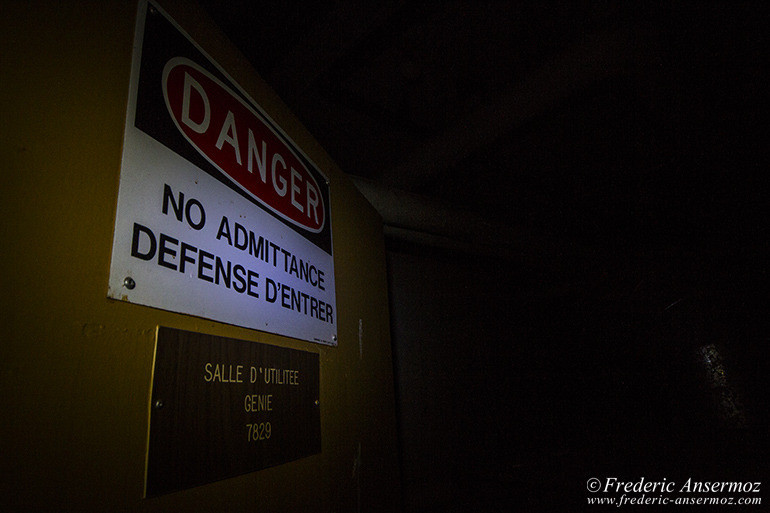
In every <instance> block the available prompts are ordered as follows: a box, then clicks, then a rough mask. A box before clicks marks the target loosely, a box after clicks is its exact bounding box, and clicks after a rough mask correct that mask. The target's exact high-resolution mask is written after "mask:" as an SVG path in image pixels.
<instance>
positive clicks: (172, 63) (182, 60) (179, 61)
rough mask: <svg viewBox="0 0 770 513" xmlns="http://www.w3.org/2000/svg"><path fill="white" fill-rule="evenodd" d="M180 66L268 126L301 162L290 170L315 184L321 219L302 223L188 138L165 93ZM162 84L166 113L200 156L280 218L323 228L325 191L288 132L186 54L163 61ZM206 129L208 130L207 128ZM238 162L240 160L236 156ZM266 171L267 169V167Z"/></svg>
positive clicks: (270, 131)
mask: <svg viewBox="0 0 770 513" xmlns="http://www.w3.org/2000/svg"><path fill="white" fill-rule="evenodd" d="M180 66H187V67H189V68H191V69H193V70H195V71H196V72H198V73H200V74H202V75H203V76H204V77H206V78H207V79H208V80H210V81H211V82H213V83H214V84H215V86H217V87H219V88H220V89H221V92H224V93H225V94H226V95H227V96H229V98H230V99H231V100H234V101H235V102H236V103H237V104H238V105H240V106H241V107H244V108H245V109H246V110H247V111H248V112H249V113H250V114H251V116H252V118H253V120H255V121H256V122H257V123H258V124H259V125H261V127H264V128H265V129H267V131H268V132H269V133H270V134H272V136H273V137H274V138H275V141H277V143H278V144H280V146H281V148H282V149H285V150H287V151H288V152H289V153H290V155H291V157H292V158H293V161H294V162H295V163H297V164H299V166H300V169H299V170H297V169H295V168H294V167H291V170H292V171H297V172H298V173H297V174H299V173H301V174H302V175H303V179H304V180H306V181H309V182H310V183H312V184H313V185H314V187H315V191H316V192H317V193H318V197H317V198H315V199H317V200H318V201H319V202H320V205H319V206H320V213H321V216H322V218H321V220H320V222H318V223H313V224H305V223H303V222H301V221H299V220H297V219H295V218H293V217H291V216H290V215H288V214H287V213H286V212H284V211H282V210H281V209H280V208H279V205H273V204H271V203H270V202H269V201H268V200H267V199H266V198H263V197H261V196H259V195H258V194H256V193H255V192H254V191H253V190H251V189H250V188H249V187H248V186H247V184H244V183H241V181H239V180H238V179H237V177H236V176H233V173H231V172H230V171H228V170H227V169H226V167H225V166H224V165H221V164H220V163H219V162H217V161H216V160H215V159H214V158H213V156H212V155H210V154H209V153H208V152H207V151H206V150H204V149H203V148H202V147H201V146H199V145H198V143H196V142H195V141H194V140H193V139H191V138H190V136H189V135H188V134H187V131H186V130H185V129H184V128H183V127H182V126H181V124H180V121H179V119H178V118H177V116H176V114H175V113H174V109H173V108H172V105H171V100H170V99H169V94H168V93H169V91H168V82H169V76H170V75H171V74H172V72H173V71H174V70H176V69H177V68H178V67H180ZM162 86H163V99H164V101H165V103H166V108H167V110H168V113H169V115H170V117H171V119H172V120H173V121H174V125H176V128H177V130H179V132H180V133H181V134H182V136H184V138H185V139H187V141H188V142H189V143H190V144H191V145H192V146H193V148H195V149H196V151H198V153H200V154H201V156H203V157H204V158H205V159H206V160H207V161H208V162H209V163H210V164H211V165H213V166H214V167H215V168H217V169H218V170H219V171H220V172H222V173H223V174H224V175H225V176H227V178H228V179H229V180H230V181H231V182H232V183H234V184H235V185H237V186H238V187H239V188H240V189H241V190H242V191H244V192H245V193H247V194H248V195H249V196H250V197H252V198H254V199H255V200H256V201H258V202H259V203H260V204H261V205H264V206H265V207H267V208H268V209H270V210H271V211H272V212H273V213H275V214H276V215H278V216H279V217H281V218H282V219H284V220H286V221H288V222H290V223H292V224H294V225H296V226H299V227H300V228H303V229H305V230H308V231H310V232H313V233H320V232H321V231H322V230H323V228H324V226H325V224H326V208H325V206H326V205H325V201H324V195H323V194H322V191H321V188H320V187H319V185H318V182H317V181H316V179H315V177H314V176H313V175H312V173H310V171H309V170H308V169H307V166H305V164H304V163H303V161H302V159H301V158H300V157H299V156H298V155H297V153H296V152H295V149H294V148H292V147H291V146H290V145H289V144H287V143H286V142H285V141H284V140H283V138H284V137H286V138H288V136H285V134H279V133H277V132H276V130H274V129H273V127H272V126H271V123H266V122H265V120H264V119H263V115H262V114H261V113H258V112H257V111H256V110H254V108H253V107H252V106H251V105H249V104H248V103H246V102H244V101H243V99H241V97H240V96H239V95H237V94H235V93H234V92H233V91H232V90H231V89H230V88H229V87H227V86H226V85H225V84H223V83H222V82H221V81H220V80H219V79H218V78H217V77H215V76H213V75H212V74H211V73H209V72H208V71H207V70H206V69H205V68H203V67H202V66H200V65H199V64H197V63H195V62H194V61H192V60H190V59H188V58H186V57H174V58H172V59H170V60H169V61H168V62H167V63H166V65H165V66H164V68H163V75H162ZM179 94H180V96H182V93H179ZM208 94H209V91H207V92H206V95H207V96H208ZM219 107H220V109H221V108H222V106H221V105H220V106H219ZM210 109H211V110H214V108H213V107H210ZM224 109H225V110H227V112H228V114H229V113H231V112H232V111H230V110H229V109H227V108H226V106H225V108H224ZM188 126H189V125H188ZM233 126H235V122H234V121H233ZM206 132H208V128H207V130H206ZM199 133H200V132H199ZM233 134H235V132H233ZM220 135H221V134H220ZM235 139H240V137H237V136H236V137H235ZM262 142H263V145H264V144H265V142H264V141H262ZM236 143H238V141H237V140H236ZM236 153H237V152H236ZM263 153H265V151H264V147H263ZM276 153H277V152H274V154H276ZM279 156H281V161H282V163H283V165H284V170H287V171H288V169H287V167H286V165H285V161H284V158H283V155H280V154H279ZM237 158H239V159H240V155H238V156H237ZM247 158H249V154H248V151H247ZM263 159H264V160H263V162H264V161H265V160H266V159H267V157H266V155H265V156H264V157H263ZM239 164H240V160H239ZM272 166H273V167H274V168H275V162H273V163H272ZM266 173H267V171H266ZM267 174H270V173H267ZM272 174H273V176H272V180H273V182H274V185H273V187H274V189H275V192H276V193H277V192H278V189H277V188H276V184H275V172H274V171H273V172H272ZM290 174H293V173H290ZM282 178H283V177H282ZM257 182H258V181H257ZM283 185H284V187H288V183H287V182H286V180H285V178H284V184H283ZM285 194H289V195H293V191H287V193H285ZM278 195H279V196H280V194H278ZM280 197H283V196H280ZM309 201H310V200H309V198H308V202H309ZM291 203H294V200H293V196H292V199H291ZM307 206H309V204H307ZM314 206H316V205H315V204H314ZM316 211H317V209H316ZM308 217H309V214H308ZM316 224H317V228H316V227H314V225H316Z"/></svg>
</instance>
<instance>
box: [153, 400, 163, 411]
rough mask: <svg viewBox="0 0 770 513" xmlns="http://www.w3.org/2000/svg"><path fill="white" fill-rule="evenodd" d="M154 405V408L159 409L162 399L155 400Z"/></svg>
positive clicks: (161, 405)
mask: <svg viewBox="0 0 770 513" xmlns="http://www.w3.org/2000/svg"><path fill="white" fill-rule="evenodd" d="M154 406H155V409H156V410H160V409H161V408H163V401H161V400H160V399H158V400H156V401H155V404H154Z"/></svg>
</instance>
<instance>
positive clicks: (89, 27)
mask: <svg viewBox="0 0 770 513" xmlns="http://www.w3.org/2000/svg"><path fill="white" fill-rule="evenodd" d="M162 5H163V7H164V8H165V9H166V10H167V11H168V12H169V14H171V16H172V17H174V18H175V19H176V20H177V22H179V23H180V25H182V26H183V27H184V28H185V29H186V30H187V31H188V32H189V33H190V35H191V36H192V37H193V39H195V40H196V41H197V42H198V43H200V44H201V45H202V46H203V47H204V48H205V49H206V51H207V52H209V53H210V54H211V55H212V57H213V58H214V59H215V60H217V61H218V62H219V63H220V64H221V65H222V66H223V67H224V68H225V69H226V70H227V71H228V72H229V73H230V75H231V76H233V78H234V79H235V80H236V81H237V82H238V83H240V84H241V86H243V87H244V88H245V89H246V90H247V91H248V92H249V93H250V95H251V96H252V97H253V98H255V99H257V101H258V102H259V103H260V104H261V106H262V107H263V108H264V109H265V110H266V111H267V112H268V114H269V115H270V116H271V117H272V118H273V119H274V120H276V121H277V122H278V123H279V124H280V125H281V127H282V128H283V129H284V130H285V131H286V132H287V133H288V134H289V135H290V137H292V139H294V141H295V142H296V143H297V144H298V145H299V146H300V147H301V148H302V149H303V150H304V151H305V152H306V153H307V154H308V155H309V156H310V157H311V159H313V160H314V161H315V162H316V163H317V164H318V166H319V167H320V168H321V170H322V171H323V172H324V173H325V174H326V175H327V176H329V178H330V185H331V192H332V194H331V197H332V221H333V228H334V233H333V237H334V259H335V263H334V268H335V274H336V286H337V312H338V333H339V346H338V347H326V346H320V345H316V344H311V343H306V342H301V341H298V340H292V339H288V338H284V337H280V336H275V335H270V334H266V333H262V332H257V331H253V330H248V329H243V328H238V327H234V326H230V325H224V324H220V323H217V322H213V321H208V320H204V319H200V318H195V317H191V316H187V315H181V314H174V313H170V312H165V311H161V310H157V309H153V308H149V307H144V306H138V305H133V304H128V303H125V302H119V301H113V300H109V299H107V278H108V272H109V265H110V251H111V247H112V230H113V225H114V216H115V207H116V199H117V193H118V178H119V172H120V159H121V142H122V137H123V126H124V120H125V109H126V101H127V95H128V83H129V72H130V65H131V51H132V44H133V32H134V22H135V14H136V4H135V2H133V1H121V2H114V1H108V2H107V1H106V2H96V1H94V2H76V1H66V2H65V1H61V2H34V1H24V2H22V1H10V2H3V3H2V6H1V7H0V27H1V28H0V41H1V42H2V43H1V44H0V159H1V160H0V166H1V167H0V177H1V178H0V180H1V181H0V192H1V193H2V198H1V201H0V214H1V217H0V219H2V239H0V240H1V241H2V250H1V251H0V254H1V255H2V257H1V258H2V272H1V273H0V277H1V278H0V279H1V280H2V282H1V284H2V289H0V290H1V291H2V294H0V301H2V304H1V305H0V315H1V316H2V317H1V318H0V319H1V320H0V338H1V341H0V473H2V475H0V510H2V511H36V512H37V511H57V512H60V511H105V512H112V511H132V512H133V511H184V512H193V511H201V512H203V511H205V512H210V511H228V512H239V511H250V512H256V511H276V512H279V511H308V512H310V511H312V512H316V511H318V512H325V511H329V512H332V511H335V512H338V511H339V512H342V511H359V510H360V511H395V510H398V503H399V499H400V494H399V477H398V464H397V452H396V449H397V448H396V429H395V414H394V397H393V384H392V380H393V378H392V365H391V352H390V334H389V327H388V302H387V291H386V278H385V259H384V246H383V237H382V231H381V221H380V219H379V217H378V215H377V214H376V212H375V211H374V210H373V209H372V208H371V206H370V205H369V204H368V203H367V202H366V201H365V200H364V199H363V198H362V197H361V196H360V195H359V194H358V192H357V191H356V190H355V188H354V187H353V185H352V184H351V182H350V181H349V180H348V179H347V178H346V177H345V176H344V175H343V174H342V172H341V171H340V170H339V169H338V168H337V167H336V166H335V165H334V164H333V162H332V161H331V160H330V158H329V157H328V155H326V153H325V152H324V151H323V149H322V148H321V147H320V146H319V145H318V143H317V142H316V141H315V140H314V139H313V138H312V136H311V135H310V134H308V133H307V132H306V131H305V130H304V128H303V127H302V126H301V124H300V123H299V122H298V121H297V120H296V119H295V118H294V116H293V115H292V114H291V113H290V112H289V111H288V110H287V109H286V107H285V106H284V105H282V103H281V102H280V100H279V99H278V98H277V97H276V95H275V94H274V93H273V92H271V91H270V90H269V88H268V87H266V85H265V84H264V83H263V82H262V81H261V79H260V78H259V77H258V76H257V74H256V72H255V71H254V70H253V69H252V68H251V67H250V65H249V64H248V63H247V62H246V61H245V59H244V58H243V57H242V56H241V55H240V54H239V53H238V52H237V51H236V50H235V49H234V48H233V46H232V45H231V44H230V43H229V42H228V40H227V38H226V35H224V34H222V33H221V32H220V31H219V30H218V29H217V28H216V26H214V25H213V24H212V23H211V22H210V21H209V19H208V17H207V16H206V15H205V13H204V12H203V11H202V10H201V9H200V8H199V7H197V6H196V5H193V4H192V3H191V2H187V1H181V0H180V1H176V0H174V1H166V2H162ZM281 22H282V23H283V22H284V20H282V21H281ZM354 136H355V134H351V137H354ZM359 320H360V322H361V327H362V333H363V336H362V341H361V342H362V343H361V345H359ZM157 325H163V326H170V327H175V328H180V329H185V330H191V331H198V332H203V333H211V334H215V335H221V336H227V337H233V338H238V339H243V340H249V341H256V342H261V343H267V344H272V345H276V346H283V347H291V348H296V349H303V350H307V351H313V352H317V353H319V355H320V366H321V405H322V406H321V426H322V441H323V450H322V453H321V454H318V455H314V456H310V457H307V458H304V459H301V460H298V461H294V462H290V463H286V464H283V465H279V466H277V467H273V468H269V469H265V470H261V471H258V472H253V473H249V474H245V475H242V476H239V477H236V478H232V479H227V480H223V481H219V482H216V483H211V484H208V485H204V486H201V487H198V488H194V489H190V490H186V491H182V492H178V493H173V494H170V495H166V496H162V497H159V498H154V499H143V498H142V491H143V480H144V465H145V455H146V449H147V448H146V439H147V428H148V402H149V388H150V381H151V371H152V356H153V348H154V343H155V340H154V337H155V327H156V326H157ZM359 446H360V455H361V457H360V462H359V463H358V464H356V463H355V460H356V457H357V454H358V453H359ZM359 501H360V504H359Z"/></svg>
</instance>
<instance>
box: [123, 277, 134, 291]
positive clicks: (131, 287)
mask: <svg viewBox="0 0 770 513" xmlns="http://www.w3.org/2000/svg"><path fill="white" fill-rule="evenodd" d="M123 286H124V287H126V288H127V289H128V290H134V287H136V282H135V281H134V279H133V278H132V277H131V276H126V279H125V280H123Z"/></svg>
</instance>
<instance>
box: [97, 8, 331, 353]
mask: <svg viewBox="0 0 770 513" xmlns="http://www.w3.org/2000/svg"><path fill="white" fill-rule="evenodd" d="M137 20H138V21H137V27H136V36H135V38H136V39H135V44H134V58H133V65H132V69H131V83H130V90H129V102H128V112H127V118H126V128H125V136H124V142H123V160H122V168H121V173H120V191H119V194H118V208H117V216H116V220H115V236H114V240H113V248H112V263H111V266H110V283H109V291H108V296H109V297H112V298H115V299H121V300H124V301H129V302H132V303H139V304H142V305H147V306H153V307H157V308H162V309H164V310H171V311H174V312H180V313H185V314H191V315H196V316H200V317H205V318H208V319H213V320H216V321H221V322H226V323H230V324H235V325H238V326H244V327H248V328H254V329H259V330H262V331H267V332H271V333H277V334H280V335H286V336H289V337H293V338H299V339H303V340H308V341H311V342H317V343H321V344H329V345H336V340H337V337H336V333H337V316H336V299H335V288H334V259H333V254H332V231H331V216H330V211H331V209H330V201H329V185H328V181H327V179H326V177H325V176H324V175H323V173H322V172H321V171H320V170H319V169H318V167H317V166H316V165H315V164H314V163H313V162H312V161H311V160H310V159H309V158H308V157H307V156H306V155H305V154H304V153H303V152H302V150H301V149H299V148H298V147H297V146H296V144H294V142H293V141H292V140H291V139H290V138H289V137H288V136H287V135H286V134H285V133H284V132H283V131H282V130H281V129H280V127H278V126H277V125H276V124H275V123H274V122H273V121H272V120H271V119H270V117H269V116H267V115H266V114H265V113H264V112H263V111H262V109H261V108H260V107H259V105H258V104H257V103H256V102H255V101H254V100H253V99H252V98H251V97H250V96H249V95H248V94H247V93H246V92H244V91H243V89H242V88H240V87H239V86H238V84H236V83H235V81H234V80H233V79H232V78H230V76H229V75H228V74H227V73H226V72H225V70H223V69H222V68H221V67H220V66H219V65H218V64H217V63H216V62H214V61H213V60H212V59H211V58H210V57H209V56H208V55H207V54H206V53H205V51H204V50H203V49H202V48H201V47H200V46H198V45H197V44H196V43H195V42H194V41H193V40H192V39H191V38H190V37H189V36H188V35H187V33H186V32H184V31H183V30H182V29H181V27H179V26H178V25H177V24H176V23H175V22H174V21H173V20H172V19H171V18H170V17H169V16H168V15H167V14H166V13H165V12H163V11H162V9H160V8H159V7H157V6H155V5H154V4H152V3H151V2H150V3H148V2H140V5H139V13H138V17H137Z"/></svg>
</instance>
